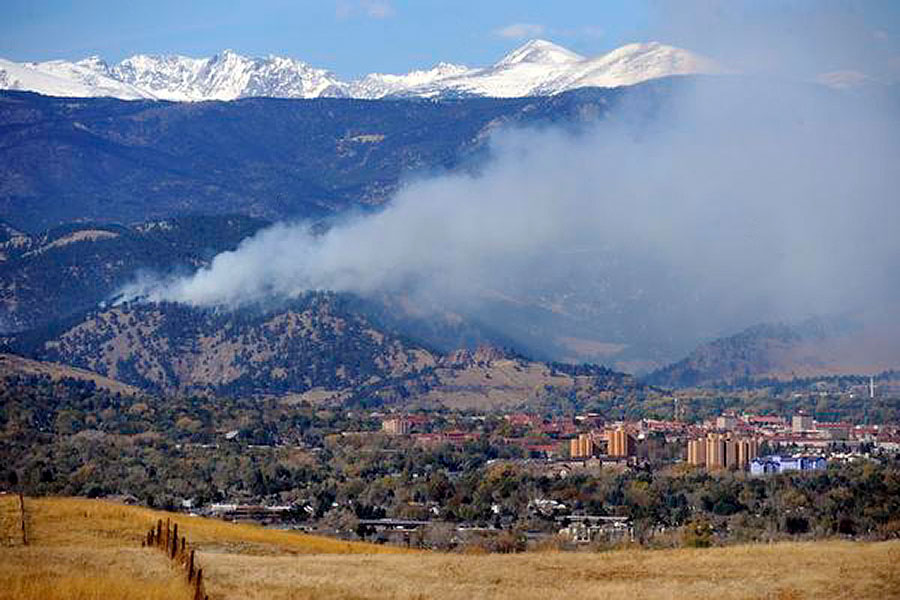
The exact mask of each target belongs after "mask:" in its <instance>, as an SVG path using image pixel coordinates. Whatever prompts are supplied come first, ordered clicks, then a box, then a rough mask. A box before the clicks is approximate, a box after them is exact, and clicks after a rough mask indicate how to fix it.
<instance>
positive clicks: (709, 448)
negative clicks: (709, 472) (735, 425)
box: [706, 433, 725, 469]
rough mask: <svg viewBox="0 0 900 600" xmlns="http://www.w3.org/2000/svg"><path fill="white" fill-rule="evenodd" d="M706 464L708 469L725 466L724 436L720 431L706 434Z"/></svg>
mask: <svg viewBox="0 0 900 600" xmlns="http://www.w3.org/2000/svg"><path fill="white" fill-rule="evenodd" d="M706 466H707V467H709V468H710V469H724V468H725V436H724V435H722V434H721V433H710V434H708V435H707V436H706Z"/></svg>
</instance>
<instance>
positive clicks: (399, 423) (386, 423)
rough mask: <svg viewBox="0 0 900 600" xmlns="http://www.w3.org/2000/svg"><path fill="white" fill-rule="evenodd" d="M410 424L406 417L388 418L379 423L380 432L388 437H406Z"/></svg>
mask: <svg viewBox="0 0 900 600" xmlns="http://www.w3.org/2000/svg"><path fill="white" fill-rule="evenodd" d="M411 428H412V423H410V421H409V419H407V418H406V417H390V418H388V419H384V420H382V421H381V430H382V431H383V432H385V433H387V434H390V435H406V434H407V433H409V431H410V429H411Z"/></svg>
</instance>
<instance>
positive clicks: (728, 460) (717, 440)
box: [688, 433, 759, 470]
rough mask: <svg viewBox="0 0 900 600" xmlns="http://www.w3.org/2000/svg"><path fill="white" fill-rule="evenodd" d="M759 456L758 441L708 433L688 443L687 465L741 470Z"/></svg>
mask: <svg viewBox="0 0 900 600" xmlns="http://www.w3.org/2000/svg"><path fill="white" fill-rule="evenodd" d="M758 454H759V441H758V440H756V439H753V438H743V437H735V436H733V435H732V434H724V433H709V434H707V435H706V438H700V439H694V440H689V441H688V463H689V464H692V465H695V466H706V467H708V468H710V469H743V470H746V469H747V468H748V467H749V466H750V461H751V460H753V459H754V458H756V456H757V455H758Z"/></svg>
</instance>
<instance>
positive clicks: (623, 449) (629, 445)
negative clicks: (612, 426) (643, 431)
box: [609, 427, 634, 456]
mask: <svg viewBox="0 0 900 600" xmlns="http://www.w3.org/2000/svg"><path fill="white" fill-rule="evenodd" d="M609 455H610V456H632V455H634V438H633V437H631V436H630V435H628V432H627V431H625V428H624V427H620V428H618V429H616V430H615V431H613V432H612V433H610V434H609Z"/></svg>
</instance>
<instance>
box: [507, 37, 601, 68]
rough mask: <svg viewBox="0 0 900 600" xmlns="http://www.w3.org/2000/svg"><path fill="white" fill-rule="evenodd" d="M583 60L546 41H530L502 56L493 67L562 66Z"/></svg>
mask: <svg viewBox="0 0 900 600" xmlns="http://www.w3.org/2000/svg"><path fill="white" fill-rule="evenodd" d="M580 60H584V57H583V56H581V55H579V54H575V53H574V52H572V51H571V50H568V49H567V48H563V47H562V46H559V45H557V44H554V43H553V42H548V41H547V40H531V41H528V42H526V43H525V44H523V45H521V46H519V47H518V48H516V49H515V50H513V51H512V52H510V53H509V54H507V55H506V56H504V57H503V58H502V59H501V60H500V61H499V62H498V63H496V64H495V65H494V66H495V67H508V66H512V65H517V64H520V63H532V64H537V65H564V64H567V63H574V62H578V61H580Z"/></svg>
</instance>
